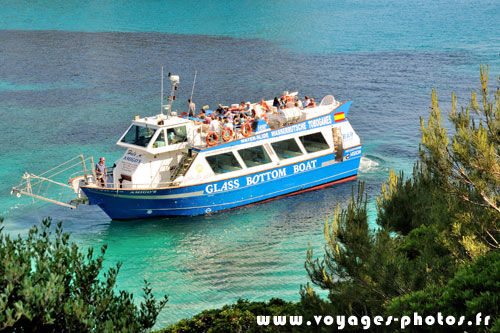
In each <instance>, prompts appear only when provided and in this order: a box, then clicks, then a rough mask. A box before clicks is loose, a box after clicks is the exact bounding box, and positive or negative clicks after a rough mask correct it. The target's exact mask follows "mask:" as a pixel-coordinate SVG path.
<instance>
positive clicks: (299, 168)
mask: <svg viewBox="0 0 500 333" xmlns="http://www.w3.org/2000/svg"><path fill="white" fill-rule="evenodd" d="M315 168H316V160H313V161H309V162H307V163H300V164H296V165H294V166H293V173H299V172H304V171H308V170H311V169H315Z"/></svg>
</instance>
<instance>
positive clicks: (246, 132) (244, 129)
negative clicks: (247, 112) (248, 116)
mask: <svg viewBox="0 0 500 333" xmlns="http://www.w3.org/2000/svg"><path fill="white" fill-rule="evenodd" d="M251 133H252V126H251V125H250V122H246V123H244V124H243V126H241V134H243V136H244V137H245V138H246V137H248V136H250V134H251Z"/></svg>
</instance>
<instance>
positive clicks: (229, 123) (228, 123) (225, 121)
mask: <svg viewBox="0 0 500 333" xmlns="http://www.w3.org/2000/svg"><path fill="white" fill-rule="evenodd" d="M224 127H225V128H226V127H227V128H231V129H232V128H233V122H232V121H230V120H229V119H227V118H226V119H224Z"/></svg>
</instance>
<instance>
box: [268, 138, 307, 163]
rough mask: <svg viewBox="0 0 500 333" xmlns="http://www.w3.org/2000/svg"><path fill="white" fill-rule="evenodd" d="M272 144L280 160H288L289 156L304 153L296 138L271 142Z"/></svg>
mask: <svg viewBox="0 0 500 333" xmlns="http://www.w3.org/2000/svg"><path fill="white" fill-rule="evenodd" d="M271 146H273V149H274V151H275V152H276V155H278V157H279V158H280V160H286V159H287V158H292V157H295V156H300V155H302V151H301V150H300V148H299V145H298V144H297V142H296V141H295V139H288V140H283V141H278V142H273V143H271Z"/></svg>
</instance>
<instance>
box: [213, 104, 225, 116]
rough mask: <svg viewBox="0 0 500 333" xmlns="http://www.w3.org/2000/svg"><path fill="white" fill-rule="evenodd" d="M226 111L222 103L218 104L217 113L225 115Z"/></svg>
mask: <svg viewBox="0 0 500 333" xmlns="http://www.w3.org/2000/svg"><path fill="white" fill-rule="evenodd" d="M224 113H225V112H224V108H223V107H222V104H219V106H217V109H216V110H215V114H216V115H218V116H220V115H223V114H224Z"/></svg>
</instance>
